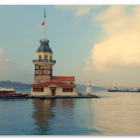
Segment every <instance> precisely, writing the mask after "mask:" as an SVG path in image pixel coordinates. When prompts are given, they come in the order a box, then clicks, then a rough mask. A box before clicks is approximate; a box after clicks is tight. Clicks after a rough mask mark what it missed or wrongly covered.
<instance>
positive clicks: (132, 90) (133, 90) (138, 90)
mask: <svg viewBox="0 0 140 140" xmlns="http://www.w3.org/2000/svg"><path fill="white" fill-rule="evenodd" d="M108 92H140V89H136V88H134V89H128V88H127V89H125V90H119V89H118V88H117V87H110V88H109V89H108Z"/></svg>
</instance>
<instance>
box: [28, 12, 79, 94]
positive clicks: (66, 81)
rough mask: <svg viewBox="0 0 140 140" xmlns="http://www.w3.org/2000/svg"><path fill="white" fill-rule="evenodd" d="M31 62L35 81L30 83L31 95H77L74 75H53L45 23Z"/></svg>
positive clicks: (52, 62) (53, 63) (51, 53)
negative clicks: (42, 34) (34, 57)
mask: <svg viewBox="0 0 140 140" xmlns="http://www.w3.org/2000/svg"><path fill="white" fill-rule="evenodd" d="M44 15H45V14H44ZM44 23H45V16H44ZM43 25H44V24H43ZM33 64H34V65H35V76H34V78H35V79H34V80H35V82H34V84H32V85H31V95H32V96H38V95H49V96H56V95H59V96H60V95H63V96H73V95H77V91H76V84H75V77H74V76H53V66H54V65H55V64H56V61H55V60H53V52H52V49H51V48H50V47H49V40H47V39H46V38H45V25H44V38H43V40H40V46H39V48H38V49H37V52H36V59H35V60H33Z"/></svg>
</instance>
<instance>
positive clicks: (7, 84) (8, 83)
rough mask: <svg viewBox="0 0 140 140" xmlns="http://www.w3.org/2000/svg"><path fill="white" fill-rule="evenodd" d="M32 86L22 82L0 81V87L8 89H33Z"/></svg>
mask: <svg viewBox="0 0 140 140" xmlns="http://www.w3.org/2000/svg"><path fill="white" fill-rule="evenodd" d="M30 85H31V84H26V83H21V82H11V81H10V80H7V81H0V87H7V88H12V87H14V88H25V89H28V88H31V87H30Z"/></svg>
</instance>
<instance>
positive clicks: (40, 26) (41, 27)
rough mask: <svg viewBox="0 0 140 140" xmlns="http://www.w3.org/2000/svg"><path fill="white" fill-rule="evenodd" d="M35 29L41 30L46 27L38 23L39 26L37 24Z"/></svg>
mask: <svg viewBox="0 0 140 140" xmlns="http://www.w3.org/2000/svg"><path fill="white" fill-rule="evenodd" d="M34 29H39V30H42V29H44V28H43V26H42V25H37V26H35V27H34Z"/></svg>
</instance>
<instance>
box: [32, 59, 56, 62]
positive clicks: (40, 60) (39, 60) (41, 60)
mask: <svg viewBox="0 0 140 140" xmlns="http://www.w3.org/2000/svg"><path fill="white" fill-rule="evenodd" d="M32 62H53V63H56V60H48V59H34V60H33V61H32Z"/></svg>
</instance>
